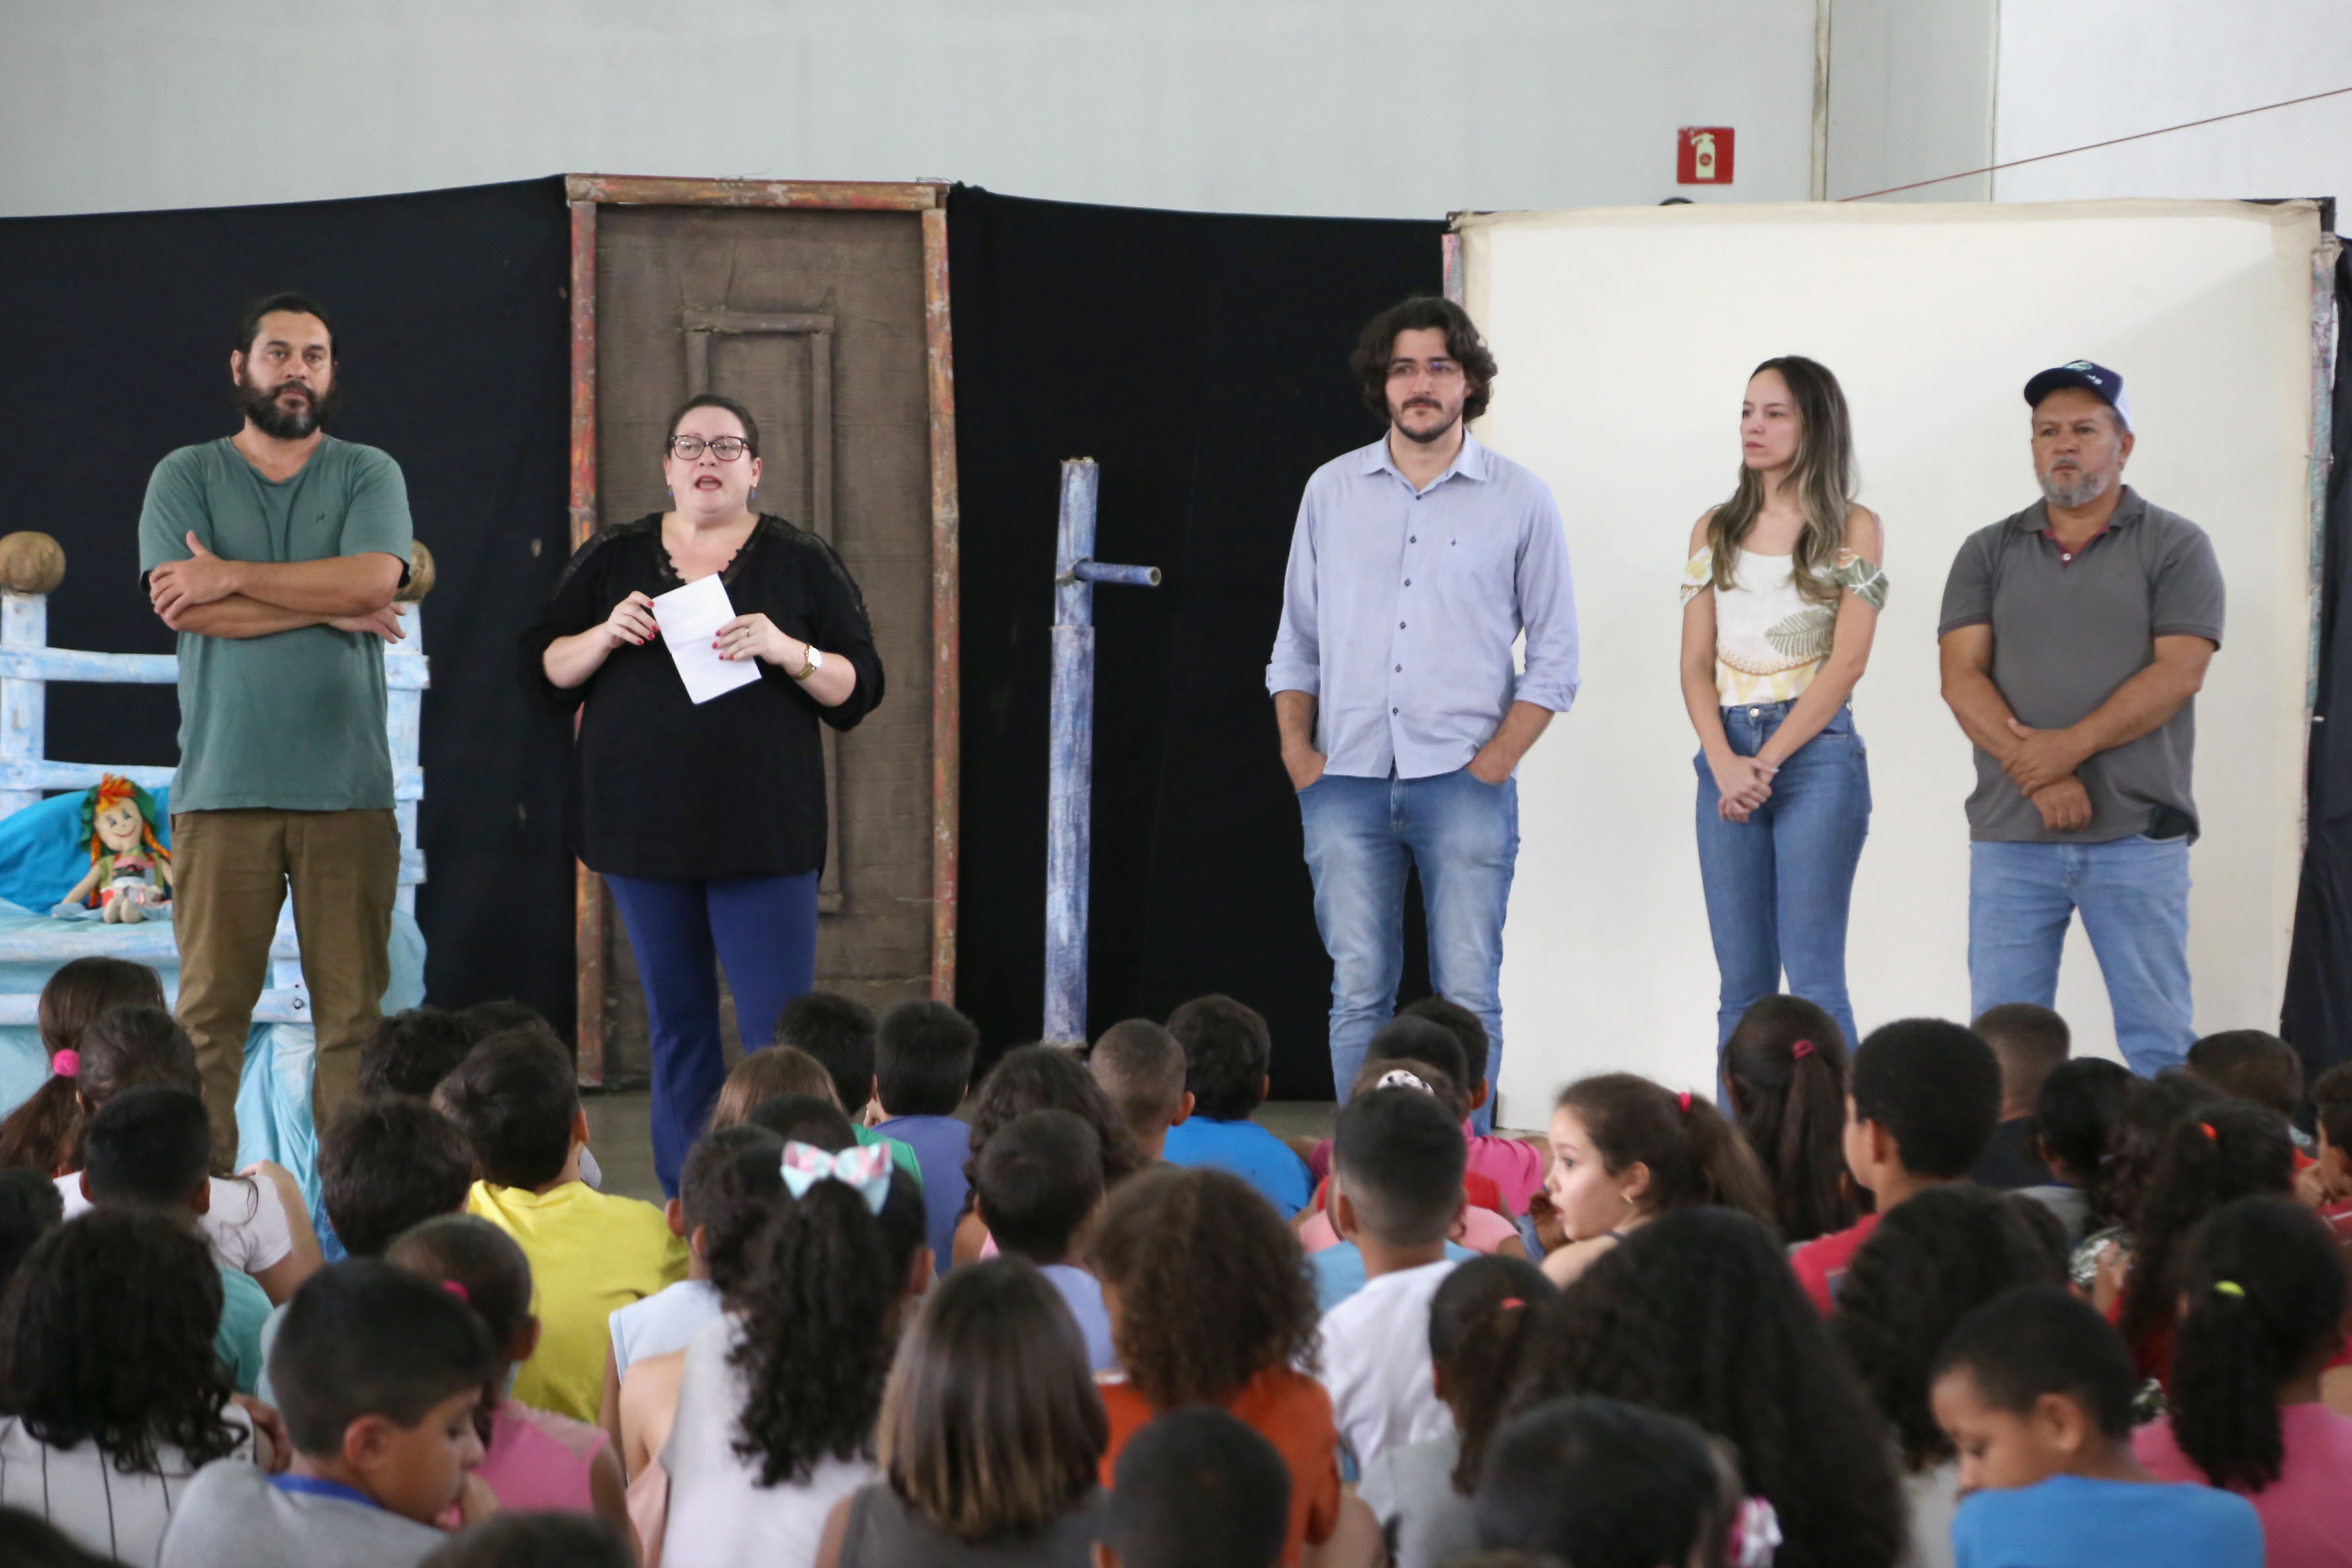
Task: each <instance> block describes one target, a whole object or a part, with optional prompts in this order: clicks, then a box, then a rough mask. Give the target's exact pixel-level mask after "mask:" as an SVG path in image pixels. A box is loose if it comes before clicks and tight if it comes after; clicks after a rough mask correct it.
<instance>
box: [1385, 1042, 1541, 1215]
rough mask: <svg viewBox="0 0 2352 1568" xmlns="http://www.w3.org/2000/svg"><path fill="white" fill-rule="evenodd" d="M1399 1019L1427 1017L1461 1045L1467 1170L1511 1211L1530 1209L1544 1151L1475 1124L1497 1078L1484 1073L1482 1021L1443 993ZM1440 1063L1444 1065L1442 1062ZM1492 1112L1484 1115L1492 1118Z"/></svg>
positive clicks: (1539, 1181)
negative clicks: (1467, 1095)
mask: <svg viewBox="0 0 2352 1568" xmlns="http://www.w3.org/2000/svg"><path fill="white" fill-rule="evenodd" d="M1397 1017H1399V1018H1401V1019H1428V1020H1429V1021H1430V1022H1432V1023H1434V1024H1440V1025H1443V1026H1444V1029H1445V1030H1446V1032H1448V1033H1449V1034H1451V1035H1453V1036H1454V1040H1456V1041H1458V1042H1459V1043H1460V1044H1461V1047H1462V1069H1463V1076H1462V1082H1463V1084H1464V1085H1465V1087H1466V1088H1467V1089H1468V1090H1469V1091H1470V1115H1469V1117H1468V1118H1467V1119H1466V1120H1465V1121H1464V1123H1463V1124H1462V1130H1463V1132H1464V1134H1465V1135H1466V1136H1467V1137H1468V1138H1469V1140H1470V1164H1469V1170H1470V1172H1471V1174H1472V1175H1474V1176H1486V1177H1488V1178H1490V1179H1491V1180H1492V1181H1493V1182H1494V1184H1495V1186H1496V1188H1497V1189H1498V1190H1500V1191H1501V1193H1502V1195H1503V1201H1504V1203H1506V1204H1507V1205H1508V1206H1509V1209H1510V1212H1511V1213H1512V1214H1513V1215H1514V1216H1517V1215H1522V1214H1525V1213H1527V1211H1528V1200H1529V1199H1531V1198H1533V1197H1535V1195H1536V1194H1538V1193H1539V1192H1541V1191H1542V1190H1543V1185H1544V1153H1543V1151H1542V1150H1541V1149H1538V1147H1536V1145H1533V1144H1530V1143H1528V1142H1527V1141H1526V1140H1525V1139H1522V1138H1505V1137H1499V1136H1497V1135H1496V1134H1493V1133H1481V1132H1479V1131H1478V1130H1477V1117H1478V1113H1479V1112H1480V1111H1483V1110H1485V1109H1486V1104H1487V1103H1488V1102H1489V1101H1490V1100H1492V1099H1493V1098H1494V1095H1495V1084H1494V1082H1493V1080H1491V1079H1489V1078H1488V1077H1487V1076H1486V1057H1487V1053H1488V1046H1487V1041H1486V1024H1484V1023H1483V1022H1481V1021H1480V1020H1479V1018H1478V1015H1477V1014H1476V1013H1474V1012H1472V1011H1471V1010H1470V1009H1468V1008H1465V1007H1464V1006H1463V1005H1462V1004H1461V1003H1460V1002H1455V1001H1448V1000H1447V999H1446V998H1444V997H1423V998H1421V999H1420V1000H1419V1001H1416V1002H1412V1003H1408V1004H1407V1005H1406V1006H1404V1007H1402V1008H1401V1009H1398V1010H1397ZM1439 1065H1443V1063H1440V1064H1439ZM1492 1119H1493V1118H1492V1117H1491V1115H1490V1116H1489V1118H1488V1120H1490V1121H1491V1120H1492Z"/></svg>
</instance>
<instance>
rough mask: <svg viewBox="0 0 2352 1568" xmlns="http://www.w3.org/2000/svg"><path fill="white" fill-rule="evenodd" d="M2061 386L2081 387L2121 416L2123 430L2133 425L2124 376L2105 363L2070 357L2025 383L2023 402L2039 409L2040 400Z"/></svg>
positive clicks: (2029, 406)
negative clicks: (2071, 359) (2071, 358)
mask: <svg viewBox="0 0 2352 1568" xmlns="http://www.w3.org/2000/svg"><path fill="white" fill-rule="evenodd" d="M2060 387H2081V388H2082V389H2083V390H2084V392H2089V393H2091V394H2092V395H2093V396H2095V397H2096V398H2098V399H2099V401H2100V402H2104V403H2105V404H2106V405H2107V406H2108V407H2109V408H2111V409H2114V410H2115V411H2116V413H2117V414H2119V415H2121V416H2122V419H2123V422H2124V428H2125V429H2126V430H2129V429H2130V428H2131V427H2132V411H2131V399H2130V398H2128V397H2126V396H2125V395H2124V379H2123V377H2121V376H2119V375H2117V374H2116V372H2115V371H2111V370H2109V369H2107V367H2106V366H2105V365H2095V364H2093V363H2092V362H2091V361H2088V360H2073V361H2068V362H2067V363H2065V364H2063V365H2060V366H2058V367H2057V368H2056V369H2055V370H2048V371H2042V373H2041V374H2040V375H2038V376H2036V377H2034V378H2033V379H2032V381H2030V382H2026V383H2025V405H2026V406H2027V407H2028V408H2040V407H2041V406H2042V399H2043V398H2045V397H2048V396H2049V395H2050V394H2051V393H2052V392H2056V391H2057V390H2058V389H2059V388H2060Z"/></svg>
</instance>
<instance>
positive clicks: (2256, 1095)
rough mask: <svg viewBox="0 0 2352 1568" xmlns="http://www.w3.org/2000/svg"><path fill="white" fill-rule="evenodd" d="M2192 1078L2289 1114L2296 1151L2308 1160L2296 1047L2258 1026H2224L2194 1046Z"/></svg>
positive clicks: (2235, 1097)
mask: <svg viewBox="0 0 2352 1568" xmlns="http://www.w3.org/2000/svg"><path fill="white" fill-rule="evenodd" d="M2189 1076H2190V1077H2191V1078H2194V1079H2196V1080H2197V1081H2198V1082H2200V1083H2207V1084H2210V1085H2211V1086H2212V1087H2214V1088H2215V1089H2218V1090H2220V1091H2221V1092H2222V1093H2224V1094H2226V1095H2228V1096H2229V1097H2230V1098H2231V1099H2232V1100H2251V1101H2252V1102H2253V1103H2255V1104H2257V1105H2261V1106H2263V1107H2265V1108H2266V1109H2268V1110H2272V1111H2275V1112H2277V1113H2279V1114H2280V1115H2282V1116H2284V1117H2285V1118H2286V1121H2287V1126H2288V1128H2289V1129H2290V1131H2293V1132H2294V1142H2295V1150H2296V1152H2297V1153H2298V1154H2301V1155H2304V1158H2303V1159H2299V1160H2297V1161H2296V1165H2297V1166H2298V1168H2299V1167H2300V1166H2303V1165H2304V1164H2305V1163H2306V1162H2307V1161H2308V1158H2309V1155H2308V1154H2307V1153H2306V1152H2305V1151H2307V1150H2308V1148H2309V1144H2308V1142H2307V1140H2306V1139H2305V1136H2304V1134H2302V1133H2301V1132H2300V1131H2296V1130H2294V1124H2295V1122H2296V1120H2297V1119H2298V1118H2300V1117H2301V1116H2302V1114H2303V1058H2302V1057H2301V1056H2298V1055H2297V1054H2296V1053H2295V1049H2294V1047H2293V1046H2291V1045H2289V1044H2288V1043H2287V1042H2286V1041H2284V1040H2281V1039H2280V1038H2279V1037H2278V1036H2276V1035H2274V1034H2268V1033H2265V1032H2264V1031H2263V1030H2258V1029H2231V1030H2222V1031H2221V1033H2219V1034H2209V1035H2207V1036H2205V1038H2204V1039H2202V1040H2199V1041H2198V1042H2197V1043H2196V1044H2194V1045H2192V1046H2190V1047H2189Z"/></svg>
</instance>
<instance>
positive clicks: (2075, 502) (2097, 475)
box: [2042, 468, 2115, 507]
mask: <svg viewBox="0 0 2352 1568" xmlns="http://www.w3.org/2000/svg"><path fill="white" fill-rule="evenodd" d="M2114 478H2115V475H2114V474H2113V473H2111V472H2110V471H2108V470H2107V469H2105V468H2101V469H2096V470H2093V469H2088V468H2053V469H2052V470H2051V471H2050V472H2049V473H2047V474H2044V475H2042V499H2043V500H2045V501H2047V502H2049V503H2050V504H2051V505H2052V506H2053V507H2087V506H2089V505H2090V504H2091V503H2092V502H2093V501H2095V500H2097V499H2098V498H2099V496H2100V494H2101V493H2102V492H2103V491H2105V489H2106V487H2107V486H2108V484H2109V483H2110V482H2111V481H2112V480H2113V479H2114Z"/></svg>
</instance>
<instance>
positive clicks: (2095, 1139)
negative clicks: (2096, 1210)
mask: <svg viewBox="0 0 2352 1568" xmlns="http://www.w3.org/2000/svg"><path fill="white" fill-rule="evenodd" d="M2132 1082H2133V1078H2132V1074H2131V1069H2130V1068H2128V1067H2126V1066H2125V1065H2124V1064H2123V1063H2121V1062H2119V1061H2107V1060H2106V1059H2105V1057H2101V1056H2078V1057H2075V1058H2074V1059H2073V1060H2072V1061H2062V1062H2060V1063H2059V1064H2058V1065H2057V1066H2056V1067H2054V1068H2053V1069H2051V1071H2050V1076H2049V1077H2047V1078H2045V1079H2043V1080H2042V1092H2041V1093H2040V1094H2039V1095H2037V1096H2035V1098H2034V1102H2033V1135H2034V1137H2035V1138H2036V1139H2037V1140H2039V1141H2040V1143H2041V1145H2042V1158H2043V1159H2044V1160H2045V1161H2049V1162H2052V1164H2051V1167H2050V1168H2051V1170H2052V1172H2053V1174H2054V1173H2056V1172H2058V1171H2060V1170H2062V1169H2063V1171H2064V1172H2065V1174H2066V1176H2069V1177H2071V1178H2072V1179H2073V1180H2074V1181H2075V1182H2077V1183H2079V1184H2081V1185H2082V1186H2083V1187H2084V1191H2085V1193H2086V1194H2087V1195H2088V1196H2089V1197H2090V1199H2091V1201H2092V1202H2093V1204H2096V1203H2097V1201H2098V1183H2099V1162H2100V1160H2101V1159H2102V1158H2104V1157H2105V1154H2106V1151H2107V1136H2108V1134H2110V1133H2112V1132H2113V1131H2114V1130H2115V1125H2116V1116H2117V1115H2118V1114H2120V1113H2122V1111H2123V1107H2124V1097H2125V1096H2126V1094H2128V1093H2129V1092H2130V1090H2131V1084H2132ZM2094 1218H2095V1219H2096V1220H2097V1222H2098V1223H2099V1224H2101V1225H2109V1224H2113V1223H2114V1220H2112V1219H2109V1218H2105V1217H2102V1216H2097V1215H2096V1214H2095V1215H2094Z"/></svg>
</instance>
